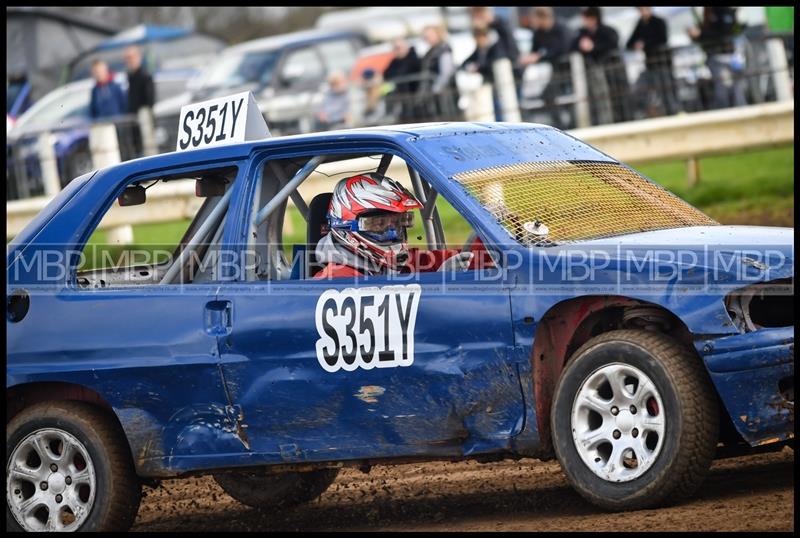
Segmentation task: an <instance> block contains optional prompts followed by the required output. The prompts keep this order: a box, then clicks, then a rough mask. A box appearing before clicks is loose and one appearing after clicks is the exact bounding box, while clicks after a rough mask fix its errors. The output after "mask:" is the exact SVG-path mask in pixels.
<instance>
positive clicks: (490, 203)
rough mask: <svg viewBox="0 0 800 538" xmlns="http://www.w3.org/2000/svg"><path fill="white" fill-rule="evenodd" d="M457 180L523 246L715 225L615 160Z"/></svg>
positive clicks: (544, 165) (504, 169) (504, 170)
mask: <svg viewBox="0 0 800 538" xmlns="http://www.w3.org/2000/svg"><path fill="white" fill-rule="evenodd" d="M455 179H456V180H457V181H458V182H459V183H461V184H462V185H463V186H464V187H465V188H466V190H467V192H469V194H470V195H472V196H473V197H474V198H476V199H477V200H478V201H479V202H480V203H481V204H482V205H483V206H484V207H485V208H486V209H487V210H488V211H489V212H490V213H491V214H492V216H494V218H495V219H497V221H498V222H499V223H500V224H502V225H503V227H505V229H506V230H508V232H509V233H510V234H511V235H512V236H514V237H515V238H516V239H517V240H519V241H521V242H523V243H526V244H533V245H539V246H549V245H557V244H564V243H570V242H574V241H583V240H589V239H601V238H605V237H613V236H617V235H623V234H628V233H635V232H645V231H650V230H660V229H665V228H677V227H685V226H704V225H715V224H718V223H717V222H716V221H715V220H713V219H711V218H710V217H709V216H708V215H706V214H704V213H702V212H701V211H700V210H698V209H696V208H695V207H693V206H691V205H689V204H688V203H686V202H684V201H683V200H681V199H680V198H678V197H677V196H675V195H674V194H672V193H670V192H669V191H667V190H666V189H664V188H662V187H660V186H658V185H656V184H655V183H652V182H650V181H648V180H647V179H645V178H644V177H642V176H641V175H639V174H637V173H636V172H635V171H633V170H631V169H629V168H626V167H624V166H621V165H619V164H617V163H607V162H595V161H544V162H531V163H522V164H514V165H508V166H499V167H492V168H484V169H481V170H474V171H470V172H464V173H461V174H457V175H456V176H455Z"/></svg>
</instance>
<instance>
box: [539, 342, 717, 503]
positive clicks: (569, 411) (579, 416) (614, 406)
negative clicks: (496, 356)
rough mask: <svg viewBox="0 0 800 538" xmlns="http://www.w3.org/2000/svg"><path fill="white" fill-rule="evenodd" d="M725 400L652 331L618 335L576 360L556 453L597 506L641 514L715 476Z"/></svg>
mask: <svg viewBox="0 0 800 538" xmlns="http://www.w3.org/2000/svg"><path fill="white" fill-rule="evenodd" d="M718 417H719V415H718V406H717V399H716V395H715V393H714V390H713V388H712V386H711V383H710V381H709V379H708V374H707V373H706V371H705V369H704V368H703V366H702V363H701V362H700V360H699V359H698V357H697V356H696V354H695V353H693V351H692V350H690V349H688V348H686V347H685V346H683V345H682V344H680V343H679V342H677V341H675V340H673V339H672V338H670V337H668V336H666V335H663V334H659V333H653V332H649V331H639V330H625V331H612V332H608V333H605V334H602V335H600V336H597V337H595V338H593V339H591V340H589V341H588V342H587V343H586V344H585V345H584V346H582V347H581V348H580V349H579V350H578V351H576V352H575V354H574V355H573V357H572V358H571V359H570V361H569V362H568V363H567V365H566V367H565V368H564V372H563V374H562V376H561V379H560V380H559V383H558V386H557V387H556V391H555V397H554V402H553V408H552V415H551V427H552V432H553V445H554V448H555V451H556V455H557V457H558V459H559V461H560V462H561V466H562V468H563V469H564V472H565V473H566V475H567V477H568V478H569V480H570V482H571V483H572V485H573V486H574V487H575V489H577V490H578V492H579V493H580V494H581V495H582V496H584V497H585V498H586V499H588V500H589V501H590V502H592V503H594V504H597V505H599V506H602V507H604V508H608V509H612V510H636V509H640V508H645V507H650V506H654V505H658V504H662V503H665V502H667V501H676V500H679V499H681V498H684V497H686V496H688V495H690V494H692V493H693V492H694V491H695V490H696V489H697V487H698V486H699V485H700V483H701V482H702V480H703V478H704V477H705V475H706V474H707V472H708V469H709V467H710V466H711V461H712V459H713V457H714V452H715V448H716V444H717V437H718V428H719V425H718V421H719V418H718Z"/></svg>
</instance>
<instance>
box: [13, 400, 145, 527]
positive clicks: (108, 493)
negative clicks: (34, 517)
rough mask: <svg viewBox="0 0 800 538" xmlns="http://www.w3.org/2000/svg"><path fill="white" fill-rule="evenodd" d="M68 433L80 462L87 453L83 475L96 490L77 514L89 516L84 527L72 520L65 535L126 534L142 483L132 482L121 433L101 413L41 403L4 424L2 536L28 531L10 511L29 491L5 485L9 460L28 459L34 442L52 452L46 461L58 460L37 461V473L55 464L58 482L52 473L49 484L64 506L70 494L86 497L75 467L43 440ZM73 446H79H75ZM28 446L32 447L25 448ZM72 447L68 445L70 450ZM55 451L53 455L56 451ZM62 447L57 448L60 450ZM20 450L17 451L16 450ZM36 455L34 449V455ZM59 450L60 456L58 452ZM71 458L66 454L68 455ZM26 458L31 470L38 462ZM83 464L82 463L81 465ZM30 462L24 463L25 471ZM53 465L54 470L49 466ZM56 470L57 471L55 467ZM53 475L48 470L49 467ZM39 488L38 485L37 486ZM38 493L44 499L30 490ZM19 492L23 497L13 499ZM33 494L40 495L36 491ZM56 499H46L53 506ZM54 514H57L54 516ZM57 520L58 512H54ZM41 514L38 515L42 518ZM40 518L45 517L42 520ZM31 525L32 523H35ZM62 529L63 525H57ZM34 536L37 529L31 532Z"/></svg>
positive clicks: (67, 403)
mask: <svg viewBox="0 0 800 538" xmlns="http://www.w3.org/2000/svg"><path fill="white" fill-rule="evenodd" d="M63 432H66V433H67V434H68V436H66V437H62V438H66V439H70V437H69V436H71V439H72V440H73V444H74V446H76V447H78V448H76V449H75V450H76V452H75V453H78V454H79V455H78V456H77V457H78V458H80V461H83V456H82V454H83V453H85V454H87V455H88V458H89V459H90V462H89V463H90V464H91V467H90V466H89V463H86V465H85V466H84V467H83V469H84V470H85V469H89V468H91V470H92V473H93V476H94V480H93V482H92V483H93V484H94V485H95V491H94V494H93V500H92V502H91V503H88V502H87V503H86V505H83V506H81V508H80V509H81V510H84V513H87V514H88V515H85V516H81V517H82V518H84V519H83V521H80V524H78V522H79V519H80V518H79V517H75V519H74V520H73V522H72V525H74V526H75V527H76V528H74V529H69V530H78V531H88V532H92V531H125V530H128V529H129V528H130V527H131V525H133V521H134V519H135V518H136V513H137V512H138V510H139V502H140V500H141V492H142V488H141V483H140V481H139V478H138V477H137V476H136V472H135V470H134V467H133V461H132V460H131V455H130V449H129V448H128V443H127V441H126V439H125V434H124V432H123V431H122V429H121V428H120V426H119V424H118V423H117V422H116V421H115V420H114V419H113V417H111V416H110V415H109V414H108V412H106V411H103V410H101V409H99V408H97V407H94V406H92V405H90V404H87V403H84V402H77V401H52V402H42V403H38V404H36V405H32V406H31V407H28V408H27V409H24V410H23V411H21V412H20V413H18V414H17V415H16V416H14V418H12V419H11V421H10V422H9V423H8V425H7V428H6V480H7V486H6V487H7V489H6V530H7V531H23V530H26V529H25V528H24V527H23V526H22V525H20V523H19V522H18V521H17V519H16V518H15V514H17V515H20V517H22V514H24V513H25V512H24V511H22V510H20V509H19V506H20V505H19V504H16V505H15V508H14V509H13V511H12V506H11V503H12V502H21V501H22V500H23V499H24V495H25V493H24V490H28V491H30V489H29V488H30V486H28V485H25V486H23V485H22V482H20V481H17V482H14V484H16V486H15V487H13V488H9V485H10V484H11V483H12V482H11V481H9V475H10V469H11V466H12V457H13V456H15V455H16V456H17V457H20V456H23V455H24V454H25V453H26V450H27V447H28V446H31V447H32V446H34V445H33V441H32V440H33V439H37V438H38V439H41V440H44V441H45V442H44V443H42V442H40V443H39V446H40V447H41V449H42V450H44V451H50V452H51V453H50V455H51V456H53V458H55V457H56V456H60V457H61V459H60V460H58V461H57V462H56V461H55V460H47V458H49V456H48V454H45V458H44V459H39V466H38V467H39V468H40V469H41V470H42V472H46V471H44V469H45V467H43V465H44V464H45V462H46V461H53V462H54V463H57V464H58V465H56V467H55V468H56V469H57V471H58V473H60V474H59V476H57V477H56V476H55V473H52V474H50V477H51V479H52V480H53V481H54V484H55V483H56V482H59V483H58V487H59V488H64V492H63V497H62V499H63V501H59V502H64V503H66V502H67V497H68V495H70V494H74V495H78V492H77V489H78V488H79V487H81V488H84V489H82V490H81V495H83V494H87V495H88V493H86V492H87V491H88V492H89V493H91V491H90V490H86V489H85V487H88V486H79V485H78V481H79V480H80V478H78V473H79V472H80V471H77V470H76V468H75V467H74V466H73V465H74V461H75V460H72V459H71V458H69V457H67V452H66V451H64V450H61V449H62V448H63V446H64V445H59V444H58V443H59V441H58V440H57V439H55V438H54V439H55V440H51V441H49V443H48V442H47V439H48V437H47V435H50V434H51V433H52V435H55V436H58V435H63ZM75 440H77V442H78V443H77V444H75V443H74V441H75ZM26 443H31V444H30V445H27V444H26ZM71 446H72V445H71ZM54 447H55V449H54ZM59 447H61V448H59ZM17 448H19V450H17ZM32 450H34V451H35V449H32ZM59 450H61V452H60V453H58V451H59ZM72 453H73V452H69V454H72ZM28 457H29V458H33V459H32V460H29V461H32V462H33V465H35V462H36V458H37V457H38V455H36V456H34V455H32V454H30V451H28ZM84 463H85V462H84ZM27 465H28V461H26V466H27ZM50 465H52V464H50ZM59 465H60V467H59ZM70 467H72V469H73V474H75V476H76V479H75V480H76V481H75V483H74V486H72V487H73V489H74V490H75V491H72V490H70V489H69V487H70V486H71V485H72V484H73V482H72V478H71V476H69V475H70V474H71V473H70V472H69V471H68V468H70ZM51 469H52V467H51ZM65 477H69V478H68V480H67V483H68V484H67V485H65V483H64V480H65ZM40 485H41V484H40ZM34 489H39V490H42V493H47V492H48V491H47V490H46V489H44V488H41V487H40V488H34ZM18 491H22V493H17V492H18ZM55 491H56V490H55V486H53V487H50V494H51V495H53V494H54V492H55ZM35 493H37V494H38V493H39V491H36V492H35ZM15 494H16V495H22V497H17V498H16V499H15V498H13V497H12V496H13V495H15ZM54 500H55V498H53V499H49V502H53V501H54ZM52 506H54V507H58V510H63V507H62V506H59V504H52ZM54 513H55V511H54ZM58 513H59V514H61V512H58ZM41 514H42V513H40V515H41ZM50 514H51V512H50V509H49V508H48V510H47V517H46V518H44V519H45V524H46V523H49V522H50V521H51V517H50ZM42 517H43V516H42ZM33 523H34V524H35V522H33ZM61 523H62V524H63V521H62V522H61ZM31 530H35V529H31Z"/></svg>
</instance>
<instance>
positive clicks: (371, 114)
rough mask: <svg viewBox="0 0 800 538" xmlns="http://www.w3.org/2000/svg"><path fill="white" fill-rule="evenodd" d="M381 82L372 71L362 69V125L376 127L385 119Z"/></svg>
mask: <svg viewBox="0 0 800 538" xmlns="http://www.w3.org/2000/svg"><path fill="white" fill-rule="evenodd" d="M382 87H383V81H382V80H381V76H380V75H378V74H376V73H375V70H374V69H364V71H363V72H362V73H361V89H362V90H363V93H364V111H363V113H362V123H363V124H364V125H378V124H380V123H381V122H382V120H384V119H385V117H386V101H385V100H384V99H382V97H383V95H382V93H381V91H382V90H381V88H382Z"/></svg>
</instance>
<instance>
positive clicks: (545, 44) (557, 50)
mask: <svg viewBox="0 0 800 538" xmlns="http://www.w3.org/2000/svg"><path fill="white" fill-rule="evenodd" d="M531 27H532V29H533V41H532V43H531V52H530V53H528V54H526V55H524V56H522V57H521V58H520V64H521V65H523V66H528V65H533V64H537V63H540V62H541V63H549V64H550V65H551V66H552V68H553V71H552V74H551V76H550V81H549V82H548V83H547V86H545V88H544V90H543V91H542V99H544V103H545V107H546V109H547V112H548V113H549V114H550V118H551V119H550V123H551V125H553V126H554V127H557V128H559V129H562V128H563V127H564V126H563V122H562V121H561V117H560V115H559V113H558V112H559V111H558V107H557V106H556V97H557V96H559V95H563V94H564V93H566V90H565V86H566V84H567V82H568V81H570V80H571V72H570V65H569V52H570V43H571V39H570V32H569V30H567V28H566V27H565V26H564V25H563V24H561V23H560V22H558V21H557V20H556V17H555V13H553V8H551V7H545V6H541V7H536V8H534V10H533V15H532V17H531Z"/></svg>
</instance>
